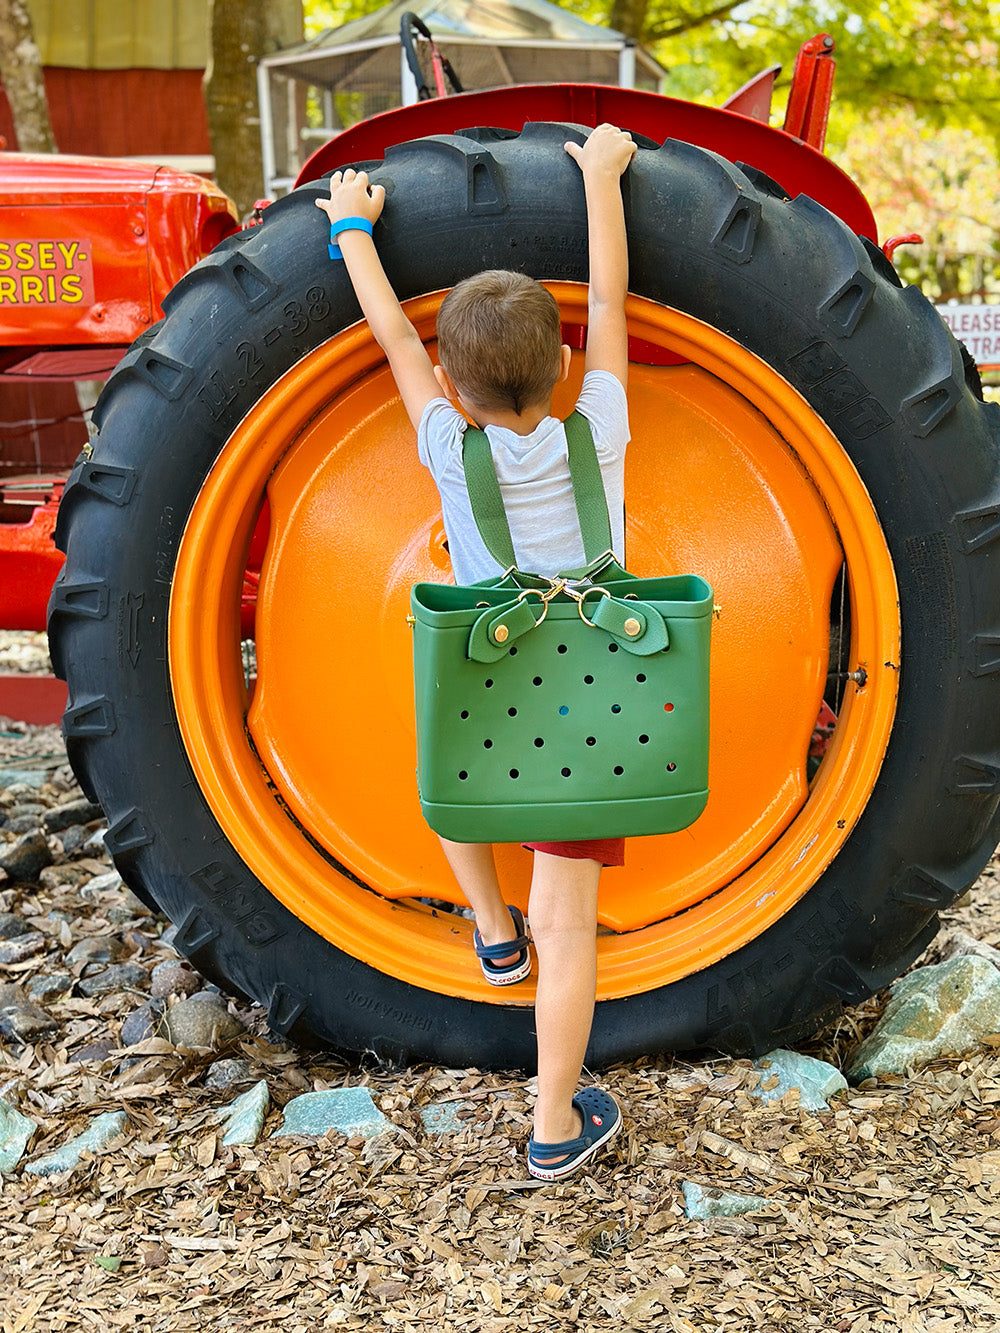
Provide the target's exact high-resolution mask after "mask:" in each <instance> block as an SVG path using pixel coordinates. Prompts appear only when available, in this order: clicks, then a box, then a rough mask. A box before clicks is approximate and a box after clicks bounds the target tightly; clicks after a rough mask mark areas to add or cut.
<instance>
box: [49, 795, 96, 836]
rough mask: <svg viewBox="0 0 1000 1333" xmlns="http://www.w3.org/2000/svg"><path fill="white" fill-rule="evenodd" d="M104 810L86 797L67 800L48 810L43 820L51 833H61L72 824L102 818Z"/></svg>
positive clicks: (85, 822)
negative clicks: (77, 799)
mask: <svg viewBox="0 0 1000 1333" xmlns="http://www.w3.org/2000/svg"><path fill="white" fill-rule="evenodd" d="M103 814H104V812H103V810H102V809H101V807H100V806H99V805H94V804H93V802H91V801H88V800H87V799H86V797H84V798H83V799H82V800H79V801H67V802H66V803H65V804H64V805H57V806H54V807H53V808H52V809H51V810H46V812H45V814H44V815H43V817H42V818H43V822H44V825H45V828H46V830H47V831H48V832H49V833H61V832H62V830H63V829H65V828H69V826H70V825H71V824H87V823H89V822H90V820H92V819H100V818H102V816H103Z"/></svg>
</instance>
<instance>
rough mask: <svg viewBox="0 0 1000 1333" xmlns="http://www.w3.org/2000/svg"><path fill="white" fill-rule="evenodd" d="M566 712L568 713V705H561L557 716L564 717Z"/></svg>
mask: <svg viewBox="0 0 1000 1333" xmlns="http://www.w3.org/2000/svg"><path fill="white" fill-rule="evenodd" d="M568 712H569V704H561V705H560V707H559V716H560V717H565V716H566V714H567V713H568Z"/></svg>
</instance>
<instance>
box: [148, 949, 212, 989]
mask: <svg viewBox="0 0 1000 1333" xmlns="http://www.w3.org/2000/svg"><path fill="white" fill-rule="evenodd" d="M201 986H202V981H201V978H200V977H198V976H196V975H195V974H194V973H193V972H192V971H191V969H190V968H189V967H185V966H184V964H183V963H182V962H181V961H180V960H179V959H177V958H167V959H164V961H163V962H162V963H157V964H156V966H155V967H154V968H153V973H152V977H151V978H150V986H149V991H150V994H151V995H156V996H167V995H193V994H194V993H195V991H199V990H201Z"/></svg>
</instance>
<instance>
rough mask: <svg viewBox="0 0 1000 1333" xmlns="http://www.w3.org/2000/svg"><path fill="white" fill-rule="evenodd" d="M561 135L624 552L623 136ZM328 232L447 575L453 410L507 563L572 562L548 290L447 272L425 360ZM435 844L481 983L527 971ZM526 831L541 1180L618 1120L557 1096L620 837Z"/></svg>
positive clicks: (453, 536)
mask: <svg viewBox="0 0 1000 1333" xmlns="http://www.w3.org/2000/svg"><path fill="white" fill-rule="evenodd" d="M565 149H566V152H567V153H569V154H570V156H571V157H572V158H573V159H574V160H575V161H576V163H577V164H578V166H579V167H580V169H581V171H582V173H583V182H584V189H585V193H586V200H587V220H588V230H589V246H590V294H589V314H588V331H587V353H586V373H585V375H584V380H583V387H582V390H581V393H580V397H579V398H578V400H577V403H576V408H577V410H578V411H579V412H580V413H581V414H582V415H583V416H584V417H586V418H587V420H588V422H589V423H590V427H591V432H592V435H593V438H594V444H595V447H596V450H597V456H598V460H599V462H600V465H601V474H602V479H603V481H604V486H605V491H606V493H607V498H608V508H609V511H610V516H611V530H612V538H613V544H614V550H615V553H616V555H617V556H618V558H619V559H620V560H624V558H625V551H624V531H623V529H624V459H625V445H626V444H627V442H628V439H629V429H628V411H627V404H626V398H625V384H626V379H627V374H628V336H627V331H626V324H625V294H626V291H627V282H628V251H627V246H626V239H625V221H624V212H623V207H622V196H621V176H622V174H623V173H624V172H625V170H626V168H627V167H628V164H629V162H630V161H631V160H632V157H633V155H634V154H635V151H636V146H635V144H634V143H633V142H632V139H631V137H630V136H629V135H628V134H626V133H625V132H624V131H622V130H619V129H616V128H615V127H614V126H613V125H599V126H598V127H597V129H595V130H594V131H593V132H592V133H591V134H590V136H589V138H588V139H587V141H586V143H585V144H584V145H583V146H582V147H581V146H580V145H579V144H575V143H567V144H566V145H565ZM384 202H385V191H384V190H383V188H382V186H381V185H375V186H371V187H369V185H368V176H367V174H366V173H365V172H363V171H362V172H355V171H353V170H348V171H344V172H339V171H338V172H334V173H333V176H332V177H331V179H330V198H329V199H317V200H316V204H317V207H319V208H321V209H322V210H323V211H324V212H325V213H326V214H327V216H328V217H329V218H330V221H331V223H337V222H340V221H343V220H345V219H351V220H352V221H354V220H357V219H363V220H367V221H368V222H370V223H372V224H374V223H375V221H376V220H377V219H378V217H379V215H380V214H381V212H382V206H383V204H384ZM336 240H337V244H338V245H339V246H340V248H341V253H342V255H343V259H344V262H345V263H346V265H347V271H348V273H349V275H350V278H351V282H352V283H353V285H354V289H355V292H356V294H357V298H358V301H359V303H360V305H361V308H362V310H363V311H364V314H365V318H366V319H367V320H368V324H369V326H370V328H371V331H372V333H373V334H374V336H375V337H376V339H377V340H378V342H379V344H380V345H381V347H382V348H383V349H384V351H385V353H386V356H387V358H388V361H389V366H390V369H391V370H392V373H393V376H394V378H395V381H396V385H397V387H398V389H399V392H400V396H401V397H402V400H403V404H404V406H405V408H406V411H407V413H408V414H409V417H410V420H411V421H412V422H413V425H414V428H415V429H416V431H417V448H418V452H419V456H420V460H421V462H423V463H424V464H425V465H426V466H427V467H429V468H430V470H431V474H432V476H433V477H434V480H435V482H436V483H437V486H438V489H439V491H440V494H441V505H442V511H443V516H444V525H445V530H446V532H447V534H448V546H449V551H450V554H451V560H452V566H453V569H454V574H455V581H456V583H458V584H470V583H474V582H477V581H479V580H481V579H485V578H489V577H490V576H491V575H495V574H498V573H500V572H501V571H500V569H499V566H498V565H497V563H496V561H495V560H494V559H493V558H492V557H491V556H490V554H489V552H488V551H487V550H486V547H485V545H484V544H483V541H482V538H481V537H480V535H479V532H478V529H477V527H476V524H475V521H474V519H473V517H472V510H471V506H470V503H469V496H468V491H467V490H466V486H465V476H464V470H463V466H462V436H463V433H464V431H465V429H466V426H467V421H466V417H469V418H471V419H472V420H473V421H475V422H476V424H477V425H478V426H479V427H480V428H481V429H483V430H484V431H485V432H486V435H487V438H488V440H489V443H490V448H491V452H492V455H493V460H494V464H495V466H496V471H497V476H498V479H499V482H500V489H501V494H502V496H503V501H504V508H505V510H506V513H507V518H508V522H509V525H510V529H511V535H512V537H513V541H514V548H515V552H516V555H517V563H518V567H519V568H521V569H524V570H529V571H531V572H532V573H536V574H544V575H553V574H556V573H558V572H559V571H560V570H563V569H571V568H574V567H579V566H581V565H583V564H584V563H585V560H584V552H583V545H582V539H581V537H580V531H579V525H578V519H577V515H576V508H575V504H574V501H573V493H572V488H571V484H570V478H569V469H568V463H567V445H566V432H565V429H564V427H563V424H562V422H561V421H558V420H556V419H555V418H554V417H552V416H551V415H550V409H551V403H552V394H553V390H554V388H555V386H556V384H557V383H559V382H560V381H561V380H564V379H565V378H566V377H567V375H568V373H569V368H570V349H569V347H567V346H564V345H562V343H561V334H560V322H559V311H558V308H557V306H556V304H555V301H554V300H553V299H552V297H551V296H550V295H549V293H548V292H546V291H545V289H544V288H543V287H541V286H540V284H538V283H537V282H535V281H534V280H533V279H531V278H527V277H525V276H524V275H523V274H519V273H510V272H506V271H503V270H492V271H489V272H486V273H480V274H477V275H475V276H474V277H471V278H467V279H466V280H465V281H464V282H461V283H459V284H458V286H456V287H455V288H454V289H453V290H452V291H451V292H450V293H449V294H448V296H447V297H446V298H445V300H444V302H443V304H442V306H441V309H440V312H439V314H438V327H437V332H438V348H439V354H440V357H441V362H442V364H441V365H437V366H435V365H432V363H431V360H430V357H429V356H428V354H427V351H426V349H425V348H424V345H423V343H422V342H421V340H420V337H419V335H418V334H417V332H416V330H415V329H414V328H413V326H412V324H411V323H410V322H409V320H408V319H407V318H406V316H405V315H404V314H403V311H402V309H401V307H400V305H399V302H398V301H397V299H396V297H395V294H394V293H393V291H392V288H391V287H390V285H389V282H388V279H387V278H386V276H385V273H384V271H383V269H382V265H381V263H380V261H379V258H378V254H377V253H376V250H375V245H374V243H373V241H372V239H371V236H370V235H369V234H368V233H367V231H365V230H360V229H359V230H353V229H352V230H344V231H343V232H341V233H340V234H339V235H338V236H337V238H336ZM449 399H451V400H453V401H455V402H457V403H459V404H460V405H461V408H462V410H463V412H464V413H465V415H464V416H463V415H462V413H460V412H458V411H456V410H455V408H454V407H453V406H452V403H451V402H449V401H448V400H449ZM441 844H442V847H443V849H444V853H445V856H446V857H447V858H448V862H449V864H450V866H451V868H452V870H453V872H454V874H455V877H456V879H457V880H458V883H459V885H460V886H461V888H462V891H463V893H464V894H465V896H466V897H467V899H468V900H469V902H470V903H471V905H472V908H473V911H474V912H475V917H476V927H477V929H476V932H475V942H476V952H477V953H478V954H479V956H480V959H481V966H482V968H483V972H484V973H485V975H486V977H487V980H489V981H491V982H492V983H493V984H501V985H503V984H510V983H511V982H516V981H519V980H521V979H522V978H523V977H525V976H527V975H528V972H529V971H530V961H529V957H528V949H527V940H526V937H525V935H524V930H523V918H522V917H521V914H520V913H519V912H518V910H517V908H509V907H507V906H506V904H505V903H504V900H503V896H502V894H501V891H500V886H499V884H498V881H497V873H496V868H495V865H494V861H493V848H492V846H491V845H490V844H488V843H454V842H449V841H447V840H446V839H444V838H442V839H441ZM529 845H530V846H531V848H532V850H533V851H534V854H535V855H534V869H533V874H532V881H531V893H530V915H531V931H532V938H533V942H534V945H535V950H536V953H537V955H538V990H537V998H536V1003H535V1026H536V1033H537V1040H538V1098H537V1101H536V1105H535V1114H534V1133H533V1135H532V1138H531V1140H530V1142H529V1145H528V1170H529V1171H530V1172H531V1174H532V1175H533V1176H536V1177H538V1178H539V1179H548V1180H554V1179H560V1178H562V1177H563V1176H567V1175H570V1174H571V1173H572V1172H573V1171H575V1170H577V1169H578V1168H579V1167H580V1166H582V1165H583V1164H584V1163H585V1162H586V1161H587V1160H588V1159H589V1158H590V1157H592V1156H593V1154H594V1153H595V1152H597V1151H598V1149H599V1148H601V1147H603V1146H604V1145H605V1144H607V1143H608V1142H610V1140H611V1139H612V1138H613V1137H614V1135H615V1134H616V1133H617V1132H618V1130H619V1129H620V1128H621V1123H622V1117H621V1110H620V1108H619V1107H618V1104H617V1103H616V1102H615V1100H614V1098H612V1097H611V1096H610V1095H609V1094H608V1093H606V1092H604V1091H603V1090H602V1089H600V1088H593V1087H591V1088H586V1089H584V1090H583V1091H582V1092H581V1093H579V1094H578V1095H575V1094H576V1086H577V1083H578V1081H579V1078H580V1072H581V1069H582V1067H583V1059H584V1055H585V1053H586V1047H587V1041H588V1038H589V1036H590V1028H591V1024H592V1023H593V1016H594V1003H595V990H596V980H597V944H596V926H597V889H598V883H599V880H600V876H601V870H602V868H603V866H604V865H621V864H623V861H624V843H623V841H622V840H621V839H611V840H608V841H602V842H589V843H588V842H578V843H535V844H529ZM512 919H513V923H514V938H512V937H511V935H512V932H511V921H512Z"/></svg>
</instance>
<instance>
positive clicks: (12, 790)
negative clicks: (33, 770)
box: [7, 769, 43, 803]
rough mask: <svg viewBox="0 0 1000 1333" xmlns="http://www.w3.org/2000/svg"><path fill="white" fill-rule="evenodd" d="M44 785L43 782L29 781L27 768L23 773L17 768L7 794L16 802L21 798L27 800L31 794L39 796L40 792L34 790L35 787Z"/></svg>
mask: <svg viewBox="0 0 1000 1333" xmlns="http://www.w3.org/2000/svg"><path fill="white" fill-rule="evenodd" d="M42 785H43V784H42V783H37V782H36V783H34V784H32V783H30V782H29V781H28V772H27V770H25V771H24V772H22V773H19V772H18V771H17V770H16V769H15V770H14V780H13V781H12V782H11V784H10V785H9V786H8V788H7V795H8V797H10V798H12V799H13V800H14V802H15V803H16V802H17V801H19V800H26V799H27V798H28V797H29V796H34V797H37V795H38V792H37V791H35V790H34V787H38V786H42Z"/></svg>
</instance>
